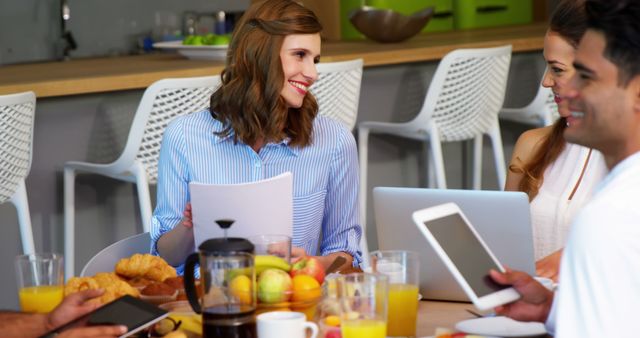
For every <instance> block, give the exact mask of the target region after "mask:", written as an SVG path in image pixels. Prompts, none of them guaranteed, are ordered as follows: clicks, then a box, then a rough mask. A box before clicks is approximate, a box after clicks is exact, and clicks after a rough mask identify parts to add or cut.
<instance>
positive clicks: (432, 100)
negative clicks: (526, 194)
mask: <svg viewBox="0 0 640 338" xmlns="http://www.w3.org/2000/svg"><path fill="white" fill-rule="evenodd" d="M510 62H511V45H507V46H502V47H496V48H478V49H458V50H454V51H452V52H450V53H448V54H447V55H445V56H444V58H443V59H442V60H441V61H440V63H439V65H438V68H437V69H436V72H435V74H434V76H433V79H432V81H431V84H430V85H429V89H428V90H427V94H426V97H425V99H424V103H423V105H422V109H421V111H420V112H419V113H418V115H417V116H416V117H415V118H414V119H413V120H411V121H409V122H405V123H386V122H373V121H367V122H362V123H360V124H359V125H358V141H359V142H358V146H359V151H360V189H361V190H360V213H361V218H362V219H363V221H362V222H363V223H365V218H366V211H367V209H366V207H367V204H366V203H367V202H366V197H367V153H368V149H367V148H368V145H367V143H368V141H369V133H385V134H392V135H396V136H400V137H405V138H411V139H415V140H420V141H423V142H427V143H428V145H429V148H430V151H429V154H428V157H427V158H428V160H427V161H428V168H429V169H428V177H429V186H430V187H437V188H441V189H446V187H447V183H446V177H445V170H444V160H443V157H442V148H441V142H454V141H464V140H473V141H474V156H473V157H474V159H473V188H474V189H480V187H481V168H482V137H483V135H485V134H486V135H488V136H489V138H490V139H491V143H492V146H493V154H494V157H495V164H496V171H497V176H498V182H499V184H500V186H501V187H503V186H504V181H505V176H506V170H505V162H504V153H503V150H502V138H501V136H500V125H499V123H498V112H499V111H500V108H501V107H502V104H503V102H504V96H505V91H506V85H507V76H508V73H509V64H510Z"/></svg>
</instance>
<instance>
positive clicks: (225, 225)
mask: <svg viewBox="0 0 640 338" xmlns="http://www.w3.org/2000/svg"><path fill="white" fill-rule="evenodd" d="M233 222H235V221H234V220H232V219H218V220H216V223H217V224H218V226H219V227H220V228H222V230H223V231H224V239H227V229H229V228H231V224H233Z"/></svg>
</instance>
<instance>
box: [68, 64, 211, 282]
mask: <svg viewBox="0 0 640 338" xmlns="http://www.w3.org/2000/svg"><path fill="white" fill-rule="evenodd" d="M219 84H220V76H205V77H193V78H179V79H164V80H160V81H157V82H155V83H153V84H152V85H151V86H149V87H148V88H147V90H146V91H145V92H144V95H143V96H142V99H141V101H140V105H139V106H138V109H137V111H136V114H135V117H134V119H133V123H132V125H131V130H130V131H129V137H128V138H127V143H126V145H125V148H124V151H123V152H122V154H121V155H120V157H119V158H118V159H116V160H115V161H114V162H112V163H109V164H95V163H87V162H75V161H72V162H67V163H65V165H64V242H65V252H64V255H65V276H66V278H70V277H71V276H73V273H74V258H75V242H74V241H75V240H74V237H75V205H74V203H75V176H76V171H82V172H90V173H94V174H99V175H103V176H108V177H111V178H114V179H117V180H121V181H125V182H131V183H134V184H136V186H137V191H138V199H139V203H140V215H141V217H142V228H143V231H144V232H148V231H149V229H150V223H151V212H152V211H151V197H150V195H149V184H155V183H156V181H157V177H158V156H159V154H160V144H161V141H162V134H163V133H164V130H165V128H166V126H167V124H168V123H169V122H170V121H171V120H172V119H173V118H175V117H177V116H179V115H183V114H187V113H191V112H196V111H200V110H203V109H206V108H208V107H209V100H210V97H211V94H212V93H213V91H214V90H215V89H216V88H217V87H218V86H219Z"/></svg>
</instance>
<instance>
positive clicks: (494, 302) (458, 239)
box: [413, 203, 520, 310]
mask: <svg viewBox="0 0 640 338" xmlns="http://www.w3.org/2000/svg"><path fill="white" fill-rule="evenodd" d="M413 221H414V222H415V224H416V226H417V227H418V229H419V230H420V232H422V234H423V235H424V237H425V238H426V239H427V241H428V242H429V244H431V246H432V247H433V249H434V251H435V252H436V253H437V254H438V256H440V259H442V261H443V262H444V265H445V266H446V267H447V268H448V269H449V271H451V274H452V275H453V277H454V278H455V279H456V281H457V282H458V284H460V287H462V289H463V290H464V292H465V293H466V294H467V296H468V297H469V299H470V300H471V301H472V302H473V304H474V305H475V306H476V307H477V308H478V309H480V310H487V309H491V308H493V307H496V306H499V305H502V304H506V303H510V302H512V301H515V300H517V299H519V298H520V294H518V292H517V291H516V290H515V289H513V288H511V287H508V286H503V285H499V284H497V283H495V282H494V281H493V280H492V279H491V277H490V276H489V270H490V269H495V270H497V271H503V272H504V268H503V267H502V265H501V264H500V262H498V260H497V259H496V257H495V256H494V255H493V254H492V253H491V251H489V248H488V247H487V245H486V244H485V243H484V242H483V241H482V239H481V238H480V236H479V235H478V233H477V232H476V231H475V229H474V228H473V226H471V224H470V223H469V221H468V220H467V218H466V217H465V216H464V214H463V213H462V211H461V210H460V208H459V207H458V206H457V205H456V204H455V203H446V204H441V205H438V206H435V207H431V208H427V209H422V210H418V211H416V212H414V213H413Z"/></svg>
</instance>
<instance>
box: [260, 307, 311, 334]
mask: <svg viewBox="0 0 640 338" xmlns="http://www.w3.org/2000/svg"><path fill="white" fill-rule="evenodd" d="M257 321H258V338H280V337H287V338H306V337H307V329H309V330H311V338H316V336H317V335H318V325H316V324H315V323H313V322H308V321H307V317H305V315H304V313H301V312H287V311H274V312H267V313H263V314H260V315H258V317H257Z"/></svg>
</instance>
